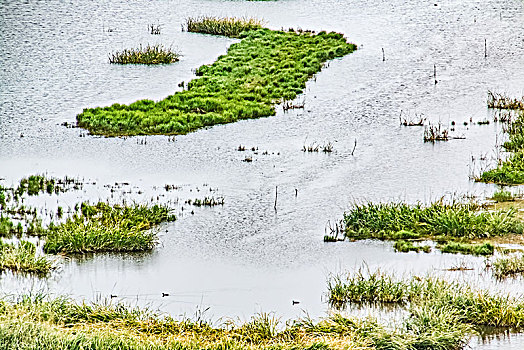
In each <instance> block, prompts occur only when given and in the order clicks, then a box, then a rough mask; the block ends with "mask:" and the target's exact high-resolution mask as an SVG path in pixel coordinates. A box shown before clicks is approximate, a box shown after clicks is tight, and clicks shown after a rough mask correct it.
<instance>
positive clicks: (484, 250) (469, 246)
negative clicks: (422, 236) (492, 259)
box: [437, 242, 495, 255]
mask: <svg viewBox="0 0 524 350" xmlns="http://www.w3.org/2000/svg"><path fill="white" fill-rule="evenodd" d="M437 248H439V249H440V251H441V252H443V253H453V254H457V253H460V254H470V255H493V253H494V252H495V246H494V245H493V244H491V243H461V242H447V243H444V244H440V245H438V246H437Z"/></svg>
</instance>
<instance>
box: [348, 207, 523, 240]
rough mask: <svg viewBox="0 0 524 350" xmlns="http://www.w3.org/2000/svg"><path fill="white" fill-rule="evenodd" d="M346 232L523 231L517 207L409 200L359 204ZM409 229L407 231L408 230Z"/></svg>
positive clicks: (361, 235)
mask: <svg viewBox="0 0 524 350" xmlns="http://www.w3.org/2000/svg"><path fill="white" fill-rule="evenodd" d="M344 223H345V227H346V232H345V234H346V236H347V237H349V238H353V239H366V238H378V239H399V236H401V235H407V234H408V233H412V234H413V235H414V237H415V236H416V237H422V236H425V237H436V236H440V237H455V238H458V237H461V238H467V239H474V238H488V237H495V236H504V235H508V234H522V231H523V224H522V223H521V222H520V220H518V218H517V217H516V211H515V209H513V208H510V209H507V210H497V211H492V212H488V211H484V210H483V208H482V207H481V206H479V205H477V204H475V203H460V202H454V203H451V204H446V203H443V202H442V201H438V202H435V203H432V204H431V205H429V206H423V205H421V204H416V205H409V204H406V203H386V204H382V203H381V204H373V203H369V204H364V205H356V206H355V207H354V208H353V209H352V210H351V211H349V212H347V213H345V214H344ZM405 231H407V232H405Z"/></svg>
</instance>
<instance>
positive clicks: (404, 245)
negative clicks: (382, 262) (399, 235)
mask: <svg viewBox="0 0 524 350" xmlns="http://www.w3.org/2000/svg"><path fill="white" fill-rule="evenodd" d="M393 248H394V249H395V251H397V252H401V253H408V252H417V253H418V252H420V251H422V252H424V253H429V252H430V251H431V247H430V246H429V245H423V246H421V245H415V244H414V243H413V242H411V241H403V240H398V241H396V242H395V243H394V244H393Z"/></svg>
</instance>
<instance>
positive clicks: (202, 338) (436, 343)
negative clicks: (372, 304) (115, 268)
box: [0, 296, 469, 350]
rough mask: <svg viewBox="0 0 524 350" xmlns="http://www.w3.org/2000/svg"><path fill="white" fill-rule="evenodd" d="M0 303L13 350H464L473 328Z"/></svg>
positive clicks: (39, 300) (418, 318) (431, 317)
mask: <svg viewBox="0 0 524 350" xmlns="http://www.w3.org/2000/svg"><path fill="white" fill-rule="evenodd" d="M0 304H1V306H2V307H1V308H0V339H1V340H0V345H1V346H2V348H6V349H10V348H17V349H29V348H31V349H36V348H42V349H43V348H45V349H50V350H53V349H66V348H67V349H69V348H71V349H72V348H75V349H76V348H79V349H80V348H82V349H87V348H89V349H117V348H118V349H130V350H132V349H151V350H164V349H166V350H167V349H217V350H218V349H232V350H235V349H237V350H240V349H252V350H255V349H268V350H269V349H282V350H284V349H289V350H291V349H310V350H320V349H334V350H338V349H340V350H342V349H346V350H352V349H355V350H356V349H360V350H363V349H379V350H388V349H399V350H401V349H406V350H407V349H461V348H463V347H464V346H465V345H466V343H467V339H468V335H467V332H468V331H469V328H468V327H467V326H465V325H461V324H459V323H454V321H455V315H448V316H447V317H444V316H445V315H444V312H437V311H436V310H430V311H431V313H428V311H427V310H422V309H420V310H417V311H414V313H413V316H412V317H410V318H409V319H406V320H405V322H404V324H403V325H401V326H396V327H393V326H392V327H388V326H387V325H382V324H380V323H378V322H377V321H376V320H374V319H371V318H366V319H358V318H347V317H344V316H341V315H339V314H333V315H331V316H329V317H327V318H325V319H322V320H320V321H318V322H316V321H313V320H312V319H310V318H304V319H299V320H295V321H290V322H289V323H287V324H286V325H285V326H284V327H280V325H279V323H280V322H279V321H278V319H277V318H275V317H274V316H272V315H270V314H265V313H261V314H258V315H255V316H253V317H252V318H251V319H250V320H249V321H247V322H244V323H241V324H236V323H234V322H231V321H229V322H227V323H224V324H222V325H219V326H213V325H211V324H210V323H208V322H206V321H204V320H202V319H197V320H194V321H193V320H190V319H187V318H184V319H181V320H175V319H173V318H171V317H168V316H163V315H159V314H155V313H152V312H150V311H148V310H141V309H137V308H131V307H128V306H125V305H123V304H116V305H113V304H110V303H106V304H92V305H87V304H77V303H75V302H73V301H71V300H69V299H66V298H58V299H50V298H48V297H44V296H37V297H28V296H23V297H21V298H19V299H18V300H2V301H0ZM443 311H444V310H443Z"/></svg>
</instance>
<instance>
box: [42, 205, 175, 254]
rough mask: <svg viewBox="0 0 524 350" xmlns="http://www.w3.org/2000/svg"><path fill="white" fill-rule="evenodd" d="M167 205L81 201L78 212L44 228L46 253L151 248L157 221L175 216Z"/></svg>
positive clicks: (172, 218) (155, 240)
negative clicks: (58, 223) (62, 221)
mask: <svg viewBox="0 0 524 350" xmlns="http://www.w3.org/2000/svg"><path fill="white" fill-rule="evenodd" d="M170 212H171V211H170V209H169V208H168V207H166V206H160V205H154V206H146V205H137V204H135V205H132V206H126V205H114V206H111V205H109V204H107V203H103V202H100V203H98V204H96V205H89V204H87V203H83V204H82V205H81V207H80V213H77V214H75V215H73V216H72V217H71V218H68V219H67V220H66V222H64V223H62V224H60V225H58V226H51V227H50V228H49V229H48V231H47V232H46V243H45V245H44V251H45V252H46V253H87V252H100V251H114V252H123V251H144V250H151V249H153V247H154V246H155V244H156V242H157V235H156V232H155V231H153V230H152V228H154V227H155V226H156V225H158V224H159V223H161V222H165V221H173V220H175V216H174V215H172V214H171V213H170Z"/></svg>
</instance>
